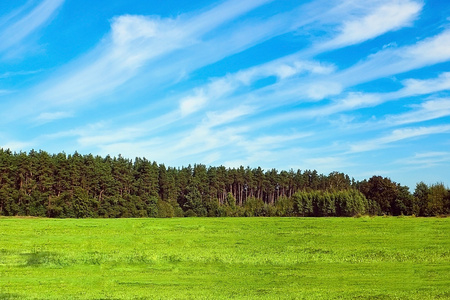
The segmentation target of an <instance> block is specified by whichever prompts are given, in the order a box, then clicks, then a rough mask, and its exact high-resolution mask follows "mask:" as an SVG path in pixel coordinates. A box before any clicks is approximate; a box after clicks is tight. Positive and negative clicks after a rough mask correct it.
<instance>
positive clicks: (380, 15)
mask: <svg viewBox="0 0 450 300" xmlns="http://www.w3.org/2000/svg"><path fill="white" fill-rule="evenodd" d="M369 6H370V4H369ZM421 9H422V3H419V2H416V1H408V0H404V1H403V0H397V1H386V2H384V1H383V2H382V3H381V5H379V6H378V7H374V8H372V9H371V10H370V13H369V14H367V15H364V16H362V17H356V18H354V19H353V20H347V21H344V23H343V25H342V28H341V31H340V33H339V35H337V36H336V37H335V38H333V39H332V40H330V41H328V42H325V43H323V44H321V45H320V46H319V47H318V48H319V49H320V48H321V49H334V48H336V47H342V46H347V45H353V44H357V43H361V42H364V41H366V40H369V39H372V38H375V37H377V36H380V35H382V34H384V33H386V32H389V31H393V30H398V29H400V28H402V27H405V26H410V25H411V23H412V21H413V20H414V19H415V18H416V17H417V15H418V14H419V12H420V11H421Z"/></svg>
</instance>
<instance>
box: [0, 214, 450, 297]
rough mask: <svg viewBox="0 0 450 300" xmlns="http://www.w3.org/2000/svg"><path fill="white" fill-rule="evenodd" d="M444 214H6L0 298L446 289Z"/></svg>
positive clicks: (449, 251)
mask: <svg viewBox="0 0 450 300" xmlns="http://www.w3.org/2000/svg"><path fill="white" fill-rule="evenodd" d="M449 274H450V219H446V218H381V217H377V218H369V217H363V218H182V219H83V220H73V219H66V220H61V219H18V218H0V299H15V298H17V299H22V298H28V299H147V298H169V299H170V298H176V299H192V298H196V299H199V298H206V299H217V298H222V299H227V298H244V299H245V298H247V299H254V298H269V299H302V298H305V299H324V298H326V299H332V298H336V299H338V298H339V299H343V298H375V299H393V298H394V299H395V298H398V299H424V298H425V299H426V298H429V299H435V298H439V297H441V298H450V279H449V278H450V276H449Z"/></svg>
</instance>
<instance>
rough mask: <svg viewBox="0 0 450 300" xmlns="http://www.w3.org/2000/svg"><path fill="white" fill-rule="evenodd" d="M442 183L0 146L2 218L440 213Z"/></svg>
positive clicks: (443, 210) (444, 193) (449, 209)
mask: <svg viewBox="0 0 450 300" xmlns="http://www.w3.org/2000/svg"><path fill="white" fill-rule="evenodd" d="M449 213H450V190H449V189H448V188H447V187H446V186H445V185H444V184H443V183H436V184H433V185H430V186H429V185H427V184H425V183H423V182H420V183H418V184H417V185H416V188H415V190H414V192H413V193H411V192H410V191H409V188H408V187H407V186H402V185H401V184H399V183H396V182H394V181H392V180H391V179H389V178H386V177H382V176H372V177H371V178H370V179H368V180H363V181H355V180H354V179H353V178H350V177H349V176H348V175H346V174H344V173H340V172H332V173H330V174H328V175H324V174H319V173H318V172H317V171H316V170H303V171H302V170H292V169H291V170H288V171H286V170H282V171H278V170H276V169H270V170H263V169H261V168H260V167H258V168H250V167H246V168H245V167H243V166H241V167H239V168H226V167H224V166H219V167H212V166H209V167H207V166H205V165H203V164H195V165H193V166H191V165H188V166H185V167H179V168H174V167H166V166H165V165H164V164H158V163H156V162H154V161H153V162H152V161H149V160H147V159H145V158H138V157H137V158H135V159H134V160H131V159H127V158H124V157H122V156H121V155H119V156H118V157H111V156H106V157H101V156H93V155H92V154H88V155H81V154H79V153H77V152H75V153H74V154H68V155H67V154H65V153H58V154H49V153H47V152H45V151H42V150H40V151H34V150H31V151H30V152H29V153H26V152H19V153H16V152H12V151H10V150H9V149H8V150H5V149H0V216H1V215H2V216H36V217H50V218H131V217H136V218H137V217H195V216H199V217H225V216H230V217H231V216H235V217H240V216H242V217H252V216H266V217H269V216H308V217H309V216H310V217H320V216H358V215H392V216H398V215H415V216H438V215H447V214H449Z"/></svg>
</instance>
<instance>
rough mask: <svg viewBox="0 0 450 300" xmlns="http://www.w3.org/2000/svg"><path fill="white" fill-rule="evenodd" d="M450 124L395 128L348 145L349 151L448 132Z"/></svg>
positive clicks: (380, 146) (370, 149)
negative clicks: (379, 135) (382, 134)
mask: <svg viewBox="0 0 450 300" xmlns="http://www.w3.org/2000/svg"><path fill="white" fill-rule="evenodd" d="M449 132H450V125H438V126H430V127H413V128H403V129H395V130H393V131H392V132H391V133H390V134H388V135H385V136H382V137H379V138H376V139H371V140H366V141H362V142H358V143H355V144H353V145H350V152H352V153H355V152H366V151H373V150H377V149H381V148H385V147H387V146H388V145H389V144H392V143H396V142H398V141H402V140H405V139H412V138H417V137H422V136H428V135H432V134H441V133H449Z"/></svg>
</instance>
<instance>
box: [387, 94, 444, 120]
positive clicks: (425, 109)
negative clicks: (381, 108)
mask: <svg viewBox="0 0 450 300" xmlns="http://www.w3.org/2000/svg"><path fill="white" fill-rule="evenodd" d="M415 108H416V110H415V111H412V112H408V113H403V114H399V115H394V116H388V117H387V118H386V121H387V123H388V124H391V125H403V124H410V123H418V122H423V121H428V120H433V119H437V118H442V117H446V116H450V99H449V98H444V99H434V100H428V101H425V102H423V103H421V104H420V105H418V106H416V107H415Z"/></svg>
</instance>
